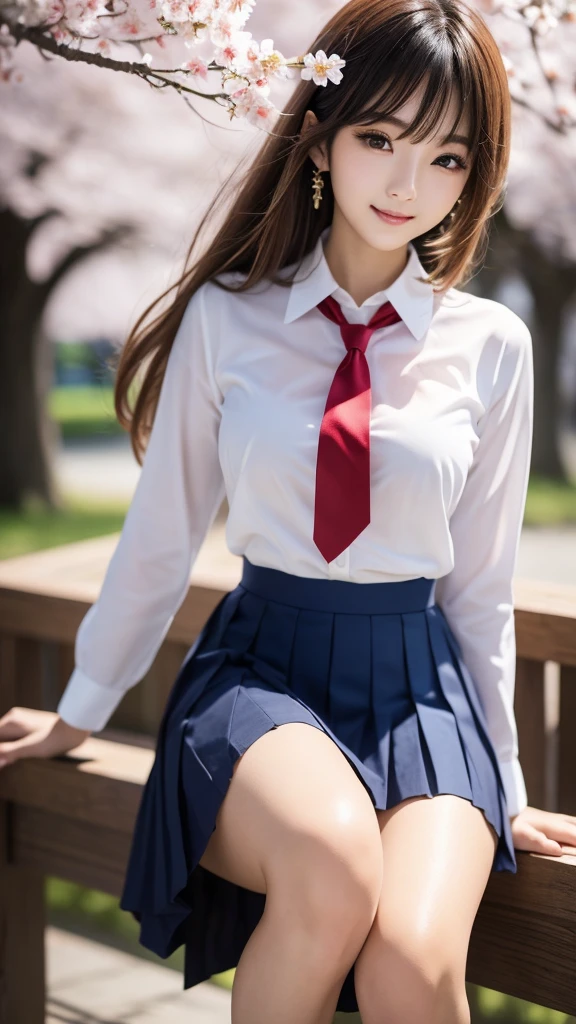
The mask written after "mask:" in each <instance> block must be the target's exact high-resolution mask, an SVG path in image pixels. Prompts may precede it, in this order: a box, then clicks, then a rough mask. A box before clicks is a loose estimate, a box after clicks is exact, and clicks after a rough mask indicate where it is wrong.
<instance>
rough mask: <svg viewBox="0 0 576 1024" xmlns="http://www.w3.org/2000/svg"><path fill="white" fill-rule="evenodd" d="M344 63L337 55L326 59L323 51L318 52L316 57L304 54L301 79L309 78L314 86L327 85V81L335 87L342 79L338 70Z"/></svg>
mask: <svg viewBox="0 0 576 1024" xmlns="http://www.w3.org/2000/svg"><path fill="white" fill-rule="evenodd" d="M345 63H346V61H345V60H340V57H339V56H338V54H337V53H333V54H332V56H331V57H327V56H326V54H325V53H324V50H318V51H317V53H316V55H314V54H313V53H307V54H306V56H305V57H304V65H305V66H304V68H303V69H302V72H301V75H302V78H306V79H310V78H311V79H312V81H313V82H314V84H315V85H327V84H328V79H330V81H331V82H334V83H335V84H336V85H337V84H338V82H340V81H341V79H342V72H341V71H340V68H343V67H344V65H345Z"/></svg>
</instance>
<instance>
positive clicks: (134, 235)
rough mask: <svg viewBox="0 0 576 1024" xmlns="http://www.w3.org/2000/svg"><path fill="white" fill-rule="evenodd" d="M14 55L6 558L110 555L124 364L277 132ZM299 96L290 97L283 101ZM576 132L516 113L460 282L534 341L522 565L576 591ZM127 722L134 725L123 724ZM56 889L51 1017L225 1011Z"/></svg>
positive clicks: (128, 485)
mask: <svg viewBox="0 0 576 1024" xmlns="http://www.w3.org/2000/svg"><path fill="white" fill-rule="evenodd" d="M335 6H336V5H335V4H330V3H327V2H324V0H313V2H308V3H303V2H302V0H298V2H294V3H292V4H290V5H286V4H282V3H279V2H274V0H260V3H259V4H258V5H257V8H256V9H255V11H254V13H253V15H252V17H251V19H250V26H249V27H250V30H251V31H252V32H253V35H254V37H255V38H257V39H262V38H265V37H268V36H273V37H274V41H275V44H276V45H277V46H279V47H280V48H281V50H282V52H283V53H284V54H295V53H299V52H306V50H305V49H304V48H305V47H306V48H307V47H308V44H309V42H310V41H311V40H312V39H313V37H314V35H315V33H316V32H317V31H318V30H319V28H320V27H321V26H322V24H323V23H324V22H325V20H326V19H327V17H328V16H329V14H330V13H331V11H332V10H333V9H334V8H335ZM17 56H18V65H19V67H21V69H22V72H23V78H22V80H21V81H10V82H4V83H0V89H1V90H2V91H1V93H0V95H1V100H0V423H1V424H2V430H1V432H0V560H2V562H3V563H4V565H5V566H6V567H8V566H15V565H17V564H24V563H17V561H15V560H18V559H19V558H22V556H27V555H30V554H32V553H33V552H39V551H46V550H47V549H52V548H56V547H58V546H60V545H65V544H68V543H70V542H78V541H84V540H88V539H90V538H100V537H108V538H110V544H111V546H110V547H109V548H106V552H107V553H108V555H109V553H110V551H111V547H112V546H113V542H114V538H115V535H117V533H118V531H119V530H120V528H121V526H122V522H123V518H124V515H125V513H126V510H127V507H128V504H129V502H130V498H131V495H132V493H133V490H134V487H135V485H136V481H137V479H138V474H139V467H138V465H137V463H136V461H135V459H134V457H133V455H132V452H131V448H130V444H129V441H128V438H127V436H126V434H125V433H124V431H123V430H122V429H121V428H120V427H119V425H118V423H117V422H116V420H115V417H114V412H113V399H112V392H113V372H112V364H111V360H112V358H113V356H114V354H115V352H116V351H117V350H118V348H119V347H120V346H121V345H122V344H123V341H124V338H125V337H126V334H127V332H128V330H129V328H130V326H131V325H132V324H133V323H134V321H135V319H136V318H137V316H138V315H139V313H140V312H142V310H143V309H144V308H145V306H146V305H147V304H148V303H149V302H150V301H151V300H152V299H153V298H154V297H156V295H158V294H159V293H160V292H161V291H162V290H163V289H164V288H165V287H166V286H167V285H168V284H169V283H170V282H171V281H172V280H174V278H175V277H176V276H177V274H178V271H179V269H180V267H181V264H182V261H183V259H184V255H185V252H186V250H187V248H188V245H189V243H190V240H191V237H192V234H193V230H194V227H195V225H196V223H197V221H198V219H199V217H200V214H201V213H202V212H203V211H204V209H205V208H206V207H207V206H208V205H209V204H210V202H211V197H212V196H213V194H214V192H215V190H216V187H217V185H218V184H219V183H220V182H221V180H222V179H223V178H224V177H225V176H226V175H227V174H228V173H229V171H230V170H231V169H232V167H234V166H235V165H236V164H237V163H238V161H239V160H241V159H242V158H243V157H245V156H247V155H249V154H250V153H251V152H254V153H255V152H256V151H257V149H258V147H259V145H260V144H261V141H262V135H261V133H260V132H258V130H257V129H255V128H252V127H251V126H250V125H248V124H247V123H246V122H243V121H242V122H239V123H238V124H232V123H231V122H230V120H229V118H228V117H227V116H226V114H225V112H224V111H223V110H221V109H219V108H218V107H217V106H216V104H213V103H209V102H207V101H198V102H197V103H196V104H195V105H196V108H197V112H196V113H195V112H194V111H193V110H191V109H190V107H188V106H186V104H185V103H184V102H183V101H182V99H181V98H180V97H179V96H178V95H177V94H176V92H175V91H174V90H164V91H158V90H154V89H152V88H150V87H149V86H147V85H146V84H145V83H144V82H143V81H141V80H139V79H135V78H133V77H131V76H129V75H123V74H119V73H117V72H113V71H109V70H103V69H102V68H93V67H89V66H86V65H82V64H72V63H68V62H65V61H62V60H59V59H53V58H48V57H46V56H42V55H41V54H40V53H39V52H38V51H37V50H36V49H35V48H34V47H33V46H32V45H31V44H30V43H27V42H24V43H22V44H21V45H19V47H18V49H17ZM574 63H575V66H576V58H574ZM550 67H551V68H552V65H550ZM553 76H554V72H553V69H552V70H550V72H549V76H548V77H549V79H552V78H553ZM290 91H291V86H290V84H289V83H287V84H286V85H279V86H278V88H277V89H276V90H275V97H274V101H275V103H276V105H277V106H278V107H281V106H282V105H283V102H284V101H285V99H287V98H288V96H289V94H290ZM535 92H537V87H534V89H533V94H534V93H535ZM575 137H576V130H572V131H571V132H567V133H561V132H559V131H558V130H557V129H556V128H554V127H553V126H551V125H549V124H547V123H546V120H545V119H544V118H542V117H539V116H536V115H533V114H531V113H530V112H529V111H527V110H525V109H522V108H521V107H516V111H515V128H514V149H513V155H512V161H511V165H510V174H509V189H508V196H507V200H506V203H505V205H504V207H503V209H502V210H501V211H500V212H499V213H498V214H497V216H496V218H495V221H494V225H493V231H492V237H491V247H490V251H489V255H488V258H487V260H486V264H485V266H484V268H483V269H482V270H481V271H480V272H479V273H478V274H477V275H476V277H475V278H474V279H473V281H471V282H470V283H469V284H468V285H466V286H464V287H465V290H470V291H473V292H475V293H477V294H481V295H485V296H488V297H492V298H496V299H498V300H499V301H501V302H504V303H505V304H507V305H508V306H510V307H511V308H512V309H514V310H515V311H516V312H517V313H519V315H520V316H521V317H522V318H523V319H525V320H526V322H527V323H528V325H529V327H530V329H531V331H532V335H533V341H534V356H535V368H536V374H535V384H536V396H535V398H536V409H535V433H534V447H533V454H532V472H531V478H530V485H529V493H528V500H527V506H526V515H525V522H524V528H523V533H522V540H521V546H520V553H519V563H518V568H517V573H518V576H520V577H524V578H528V579H532V580H539V581H542V582H546V581H548V582H554V583H563V584H576V305H575V297H576V170H575V163H574V157H575V150H576V143H575ZM226 511H227V509H226V503H225V502H224V504H223V507H222V509H221V510H220V512H219V514H218V516H217V518H216V521H215V523H214V525H213V528H212V530H211V533H210V536H209V537H208V538H207V541H206V552H208V555H209V557H210V558H211V559H212V560H213V561H214V562H215V563H216V562H218V564H224V563H225V562H226V552H225V543H224V535H223V528H224V524H225V520H226ZM26 564H28V563H26ZM65 664H66V663H65ZM68 667H69V666H68ZM64 674H65V672H64V669H63V670H62V673H61V677H60V683H61V682H62V675H64ZM53 697H54V695H53ZM52 706H54V705H53V704H52ZM114 724H115V725H116V727H117V728H118V729H122V728H128V729H129V728H134V723H133V721H131V720H130V717H129V713H128V712H126V713H125V717H124V718H122V717H120V718H117V719H115V722H114ZM46 894H47V901H48V908H49V924H50V928H49V933H48V954H49V997H50V1002H49V1014H50V1017H49V1019H50V1021H52V1022H56V1021H59V1022H64V1021H67V1022H70V1024H73V1022H76V1024H80V1022H84V1024H88V1022H91V1024H96V1022H100V1024H104V1022H106V1024H111V1022H113V1021H120V1020H122V1021H129V1022H131V1024H145V1022H148V1021H153V1020H154V1021H166V1022H168V1021H170V1022H171V1024H179V1022H180V1020H182V1021H184V1019H185V1017H186V1020H187V1021H188V1020H190V1013H191V1010H192V1009H193V1010H194V1012H195V1016H194V1017H193V1019H194V1020H195V1021H196V1022H197V1024H208V1022H214V1024H216V1022H222V1024H224V1022H225V1021H228V1020H229V1014H230V1010H229V997H230V986H231V982H232V978H233V971H230V972H226V974H225V975H221V976H218V977H217V978H214V979H213V980H212V982H210V983H206V984H205V985H202V986H199V987H198V989H194V990H191V991H188V992H186V993H182V991H181V988H182V984H181V970H182V957H181V956H180V955H179V954H180V953H181V951H179V953H178V954H175V955H174V957H173V958H171V960H170V961H167V962H163V961H162V962H161V961H159V960H158V958H155V957H154V956H153V955H152V954H148V953H147V952H146V951H145V950H144V949H143V948H142V947H140V946H139V945H138V942H137V931H138V929H137V925H136V923H135V922H134V921H133V920H132V919H131V918H130V917H129V916H128V915H127V914H124V913H122V912H121V911H120V910H119V909H118V906H117V901H116V900H114V899H113V898H112V897H110V896H106V895H105V894H103V893H100V892H98V891H96V890H90V889H86V888H83V887H81V886H78V885H73V884H72V883H69V882H65V881H61V880H59V879H56V878H50V879H48V881H47V890H46ZM72 962H73V963H74V971H72V970H71V969H70V965H71V963H72ZM102 976H105V977H106V978H107V979H108V981H107V984H106V985H105V986H104V987H102V985H100V984H99V982H98V979H99V978H101V977H102ZM142 986H144V990H145V993H146V995H145V998H144V997H143V995H142V993H143V991H144V990H143V988H142ZM104 989H105V991H104ZM469 995H470V1001H471V1005H472V1008H473V1014H474V1020H475V1021H493V1022H531V1024H560V1022H567V1021H573V1020H576V1018H572V1017H568V1016H567V1015H566V1014H563V1013H558V1012H555V1011H551V1010H547V1009H546V1008H544V1007H539V1006H535V1005H533V1004H529V1003H527V1002H524V1001H522V1000H518V999H513V998H511V997H508V996H504V995H501V994H500V993H498V992H495V991H492V990H489V989H482V988H480V987H478V986H473V985H470V986H469ZM342 1020H343V1021H344V1020H348V1021H352V1020H353V1018H352V1017H351V1016H349V1015H346V1016H343V1017H342ZM22 1024H25V1022H22Z"/></svg>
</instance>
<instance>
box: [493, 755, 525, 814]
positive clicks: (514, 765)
mask: <svg viewBox="0 0 576 1024" xmlns="http://www.w3.org/2000/svg"><path fill="white" fill-rule="evenodd" d="M498 766H499V768H500V774H501V776H502V783H503V785H504V793H505V795H506V804H507V806H508V815H509V817H513V816H514V815H515V814H520V811H523V810H524V808H525V807H527V806H528V795H527V793H526V783H525V782H524V774H523V772H522V768H521V766H520V761H519V760H518V758H517V757H515V758H513V760H512V761H500V760H499V761H498Z"/></svg>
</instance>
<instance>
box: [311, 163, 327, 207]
mask: <svg viewBox="0 0 576 1024" xmlns="http://www.w3.org/2000/svg"><path fill="white" fill-rule="evenodd" d="M323 188H324V178H323V177H322V174H321V172H320V171H319V169H318V168H317V167H315V168H314V173H313V175H312V202H313V203H314V209H315V210H317V209H318V207H319V206H320V200H321V199H322V189H323Z"/></svg>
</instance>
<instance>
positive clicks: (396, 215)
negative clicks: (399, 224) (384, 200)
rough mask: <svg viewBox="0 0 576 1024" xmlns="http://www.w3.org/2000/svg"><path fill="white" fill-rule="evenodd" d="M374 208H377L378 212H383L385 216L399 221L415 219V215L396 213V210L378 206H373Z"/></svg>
mask: <svg viewBox="0 0 576 1024" xmlns="http://www.w3.org/2000/svg"><path fill="white" fill-rule="evenodd" d="M372 209H373V210H375V211H376V213H381V214H383V215H384V216H385V217H390V218H391V219H394V220H397V221H406V220H413V215H410V216H407V215H406V214H404V213H396V212H395V211H394V210H380V209H379V207H377V206H373V207H372Z"/></svg>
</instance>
